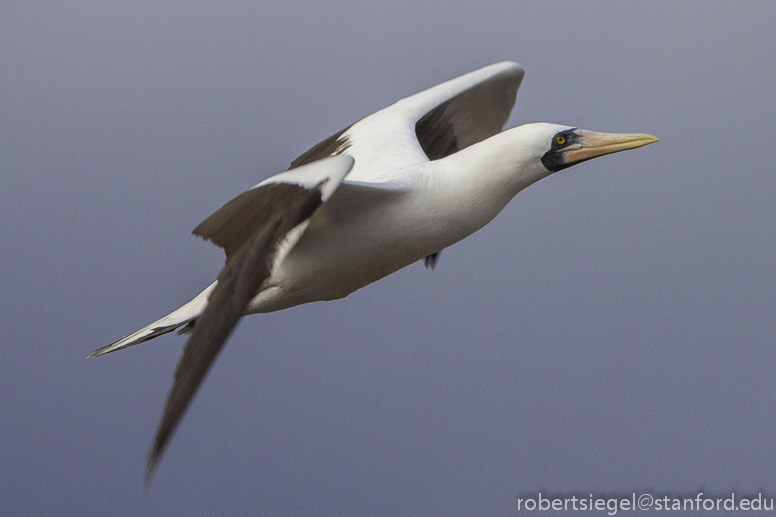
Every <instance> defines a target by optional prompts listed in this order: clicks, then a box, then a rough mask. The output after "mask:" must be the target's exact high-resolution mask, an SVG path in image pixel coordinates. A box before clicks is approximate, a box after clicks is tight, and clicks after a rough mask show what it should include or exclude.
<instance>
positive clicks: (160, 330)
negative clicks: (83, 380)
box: [86, 282, 216, 359]
mask: <svg viewBox="0 0 776 517" xmlns="http://www.w3.org/2000/svg"><path fill="white" fill-rule="evenodd" d="M215 286H216V283H215V282H213V283H212V284H211V285H210V286H209V287H208V288H207V289H205V290H204V291H202V292H201V293H199V294H198V295H197V296H196V297H195V298H194V299H193V300H191V301H190V302H189V303H187V304H186V305H184V306H183V307H181V308H180V309H178V310H176V311H173V312H171V313H170V314H168V315H167V316H165V317H163V318H161V319H159V320H156V321H155V322H153V323H151V324H150V325H148V326H146V327H143V328H142V329H140V330H138V331H137V332H134V333H132V334H130V335H128V336H127V337H125V338H122V339H119V340H118V341H114V342H113V343H111V344H109V345H105V346H103V347H100V348H98V349H97V350H93V351H92V352H91V353H90V354H89V355H88V356H86V358H87V359H91V358H92V357H98V356H101V355H104V354H108V353H110V352H115V351H116V350H121V349H123V348H127V347H130V346H134V345H138V344H140V343H143V342H145V341H148V340H150V339H153V338H155V337H158V336H161V335H163V334H167V333H168V332H172V331H174V330H175V329H177V328H180V327H183V326H184V325H186V327H184V328H183V329H182V331H181V332H185V331H186V328H187V327H188V326H189V325H190V324H191V323H192V322H193V321H194V320H195V319H196V318H197V317H198V316H199V315H200V314H202V311H204V310H205V307H206V306H207V299H208V297H209V296H210V292H211V291H212V290H213V288H215Z"/></svg>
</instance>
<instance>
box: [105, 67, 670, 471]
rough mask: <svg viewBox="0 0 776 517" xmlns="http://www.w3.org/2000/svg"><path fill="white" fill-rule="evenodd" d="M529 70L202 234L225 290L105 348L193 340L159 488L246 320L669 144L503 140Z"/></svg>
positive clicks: (361, 279) (430, 97)
mask: <svg viewBox="0 0 776 517" xmlns="http://www.w3.org/2000/svg"><path fill="white" fill-rule="evenodd" d="M523 75H524V71H523V68H522V67H521V66H520V65H518V64H517V63H513V62H503V63H497V64H494V65H491V66H487V67H485V68H482V69H479V70H476V71H474V72H471V73H468V74H466V75H463V76H461V77H458V78H456V79H452V80H450V81H447V82H445V83H442V84H440V85H438V86H435V87H433V88H430V89H428V90H425V91H423V92H420V93H418V94H415V95H412V96H410V97H407V98H405V99H402V100H400V101H398V102H396V103H395V104H392V105H391V106H389V107H387V108H385V109H382V110H380V111H378V112H376V113H374V114H372V115H370V116H368V117H366V118H363V119H361V120H360V121H358V122H356V123H355V124H352V125H351V126H349V127H347V128H345V129H343V130H342V131H339V132H337V133H336V134H334V135H333V136H331V137H329V138H327V139H326V140H324V141H322V142H320V143H319V144H317V145H316V146H314V147H312V148H311V149H309V150H308V151H307V152H305V153H303V154H302V155H301V156H299V157H298V158H297V159H296V160H294V161H293V162H292V163H291V166H290V167H289V169H288V170H287V171H286V172H283V173H281V174H278V175H276V176H272V177H270V178H268V179H266V180H264V181H262V182H261V183H259V184H258V185H256V186H255V187H253V188H251V189H250V190H248V191H246V192H244V193H242V194H240V195H239V196H237V197H236V198H234V199H233V200H231V201H229V202H228V203H226V204H225V205H224V206H223V207H222V208H220V209H219V210H217V211H216V212H215V213H213V214H212V215H211V216H210V217H208V218H207V219H205V221H203V222H202V223H201V224H200V225H199V226H197V227H196V228H195V229H194V232H193V233H194V234H195V235H198V236H200V237H202V238H203V239H205V240H210V241H211V242H213V243H214V244H216V245H218V246H220V247H221V248H223V249H224V251H225V253H226V265H225V266H224V268H223V269H222V271H221V273H220V274H219V275H218V279H217V280H216V282H214V283H213V284H211V285H210V286H209V287H207V288H206V289H205V290H204V291H202V292H201V293H200V294H199V295H197V296H196V297H195V298H194V299H192V300H191V301H190V302H188V303H187V304H185V305H183V306H182V307H180V308H179V309H177V310H176V311H174V312H172V313H170V314H168V315H167V316H165V317H163V318H161V319H159V320H157V321H155V322H153V323H151V324H150V325H148V326H146V327H144V328H142V329H140V330H138V331H137V332H135V333H133V334H131V335H129V336H127V337H125V338H123V339H120V340H118V341H116V342H114V343H111V344H109V345H107V346H104V347H102V348H98V349H97V350H95V351H93V352H92V353H91V354H90V355H89V357H96V356H100V355H103V354H106V353H108V352H114V351H116V350H120V349H122V348H126V347H129V346H133V345H136V344H138V343H142V342H144V341H148V340H149V339H153V338H155V337H157V336H160V335H162V334H166V333H168V332H171V331H173V330H176V329H181V332H184V333H189V332H190V333H191V337H190V338H189V340H188V342H187V344H186V346H185V348H184V351H183V356H182V358H181V360H180V362H179V364H178V367H177V369H176V371H175V380H174V383H173V386H172V388H171V390H170V393H169V395H168V398H167V402H166V404H165V408H164V413H163V415H162V418H161V421H160V423H159V428H158V430H157V434H156V438H155V440H154V442H153V445H152V448H151V451H150V453H149V457H148V466H147V478H146V479H147V480H148V479H149V476H150V475H151V473H152V472H153V470H154V468H155V466H156V464H157V462H158V460H159V458H160V456H161V454H162V453H163V451H164V449H165V447H166V445H167V442H168V441H169V439H170V437H171V436H172V433H173V431H174V430H175V428H176V426H177V424H178V422H179V421H180V419H181V417H182V416H183V413H184V412H185V410H186V407H187V406H188V404H189V402H190V401H191V399H192V397H193V396H194V393H195V392H196V390H197V388H198V386H199V385H200V383H201V381H202V379H203V378H204V376H205V374H206V372H207V370H208V368H209V367H210V365H211V364H212V362H213V361H214V359H215V357H216V355H217V354H218V352H219V350H220V349H221V347H222V346H223V345H224V343H225V342H226V340H227V338H228V336H229V334H230V333H231V331H232V329H233V328H234V327H235V325H236V324H237V321H238V320H239V319H240V318H241V317H242V316H244V315H247V314H254V313H263V312H271V311H277V310H281V309H286V308H288V307H292V306H295V305H299V304H303V303H309V302H315V301H321V300H335V299H338V298H342V297H345V296H347V295H348V294H350V293H352V292H354V291H356V290H357V289H360V288H362V287H364V286H366V285H367V284H370V283H372V282H374V281H376V280H379V279H380V278H383V277H384V276H387V275H390V274H391V273H393V272H395V271H397V270H399V269H401V268H403V267H405V266H407V265H409V264H411V263H413V262H416V261H418V260H425V262H426V265H427V266H431V267H433V265H434V263H435V261H436V258H437V254H438V253H439V252H440V251H441V250H442V249H444V248H447V247H448V246H451V245H452V244H454V243H456V242H458V241H460V240H461V239H463V238H465V237H467V236H469V235H471V234H472V233H474V232H476V231H477V230H479V229H480V228H482V227H483V226H485V225H486V224H487V223H488V222H490V221H491V220H492V219H493V218H494V217H495V216H496V215H497V214H498V213H499V212H500V211H501V210H502V209H503V208H504V207H505V206H506V205H507V203H509V201H510V200H511V199H512V198H513V197H514V196H515V195H516V194H517V193H518V192H520V191H521V190H523V189H524V188H526V187H528V186H529V185H531V184H532V183H535V182H536V181H539V180H540V179H542V178H546V177H547V176H549V175H551V174H552V173H554V172H557V171H559V170H562V169H565V168H567V167H570V166H572V165H575V164H577V163H580V162H583V161H586V160H590V159H592V158H596V157H599V156H603V155H606V154H610V153H614V152H618V151H624V150H627V149H634V148H637V147H641V146H644V145H647V144H650V143H653V142H656V141H657V140H658V139H657V138H655V137H654V136H652V135H648V134H643V133H637V134H614V133H599V132H595V131H587V130H583V129H579V128H576V127H570V126H562V125H557V124H548V123H533V124H525V125H522V126H518V127H515V128H512V129H509V130H506V131H503V132H500V131H501V129H502V127H503V126H504V124H505V123H506V121H507V118H508V117H509V114H510V112H511V111H512V107H513V106H514V103H515V98H516V95H517V89H518V87H519V86H520V83H521V81H522V79H523Z"/></svg>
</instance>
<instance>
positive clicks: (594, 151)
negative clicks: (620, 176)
mask: <svg viewBox="0 0 776 517" xmlns="http://www.w3.org/2000/svg"><path fill="white" fill-rule="evenodd" d="M520 129H523V131H522V133H523V138H524V139H525V140H524V142H525V144H526V145H527V146H530V147H531V150H532V151H533V152H532V153H531V154H532V155H533V156H539V157H540V161H541V164H542V166H544V168H545V169H547V170H548V171H549V172H550V173H553V172H558V171H560V170H563V169H565V168H567V167H571V166H572V165H576V164H578V163H581V162H584V161H587V160H590V159H593V158H598V157H599V156H604V155H606V154H611V153H616V152H619V151H627V150H628V149H636V148H637V147H642V146H645V145H648V144H651V143H654V142H657V141H658V140H659V139H658V138H657V137H654V136H652V135H648V134H646V133H600V132H598V131H588V130H586V129H579V128H575V127H569V126H561V125H557V124H547V123H538V124H526V125H524V126H521V127H520Z"/></svg>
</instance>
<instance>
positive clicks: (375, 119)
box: [289, 61, 524, 182]
mask: <svg viewBox="0 0 776 517" xmlns="http://www.w3.org/2000/svg"><path fill="white" fill-rule="evenodd" d="M523 75H524V71H523V68H522V67H521V66H520V65H518V64H517V63H513V62H508V61H506V62H503V63H496V64H494V65H490V66H486V67H485V68H481V69H479V70H475V71H474V72H471V73H468V74H466V75H462V76H460V77H458V78H455V79H452V80H450V81H447V82H444V83H442V84H439V85H437V86H434V87H432V88H429V89H428V90H425V91H422V92H420V93H417V94H415V95H412V96H410V97H407V98H405V99H402V100H400V101H398V102H396V103H395V104H392V105H391V106H388V107H387V108H385V109H382V110H380V111H378V112H376V113H374V114H372V115H370V116H368V117H366V118H364V119H361V120H360V121H358V122H356V123H355V124H353V125H351V126H349V127H347V128H345V129H343V130H342V131H339V132H338V133H336V134H334V135H332V136H331V137H329V138H327V139H326V140H324V141H322V142H320V143H318V144H317V145H315V146H314V147H312V148H311V149H309V150H308V151H306V152H305V153H303V154H302V155H301V156H299V157H298V158H297V159H296V160H294V161H293V162H292V163H291V166H290V167H289V170H290V169H294V168H295V167H299V166H301V165H304V164H306V163H311V162H313V161H315V160H319V159H321V158H323V157H326V156H332V155H337V154H347V155H351V156H353V157H354V158H355V159H356V165H355V167H354V168H353V170H352V171H351V173H350V175H349V176H348V180H349V181H364V182H380V181H384V180H385V179H386V178H383V177H380V175H381V174H382V173H384V172H385V171H387V170H396V169H398V168H400V167H402V166H405V165H411V164H414V163H418V162H422V161H426V160H436V159H439V158H444V157H446V156H449V155H450V154H453V153H455V152H457V151H459V150H461V149H464V148H465V147H468V146H470V145H472V144H474V143H477V142H480V141H482V140H484V139H486V138H489V137H491V136H493V135H494V134H496V133H498V132H499V131H500V130H501V128H502V127H503V126H504V124H505V123H506V121H507V119H508V118H509V114H510V112H511V111H512V107H513V106H514V104H515V97H516V95H517V89H518V88H519V86H520V83H521V81H522V79H523Z"/></svg>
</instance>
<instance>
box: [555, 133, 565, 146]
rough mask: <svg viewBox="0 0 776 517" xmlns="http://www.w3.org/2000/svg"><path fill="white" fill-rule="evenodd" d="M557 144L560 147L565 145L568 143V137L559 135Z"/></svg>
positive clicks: (556, 138)
mask: <svg viewBox="0 0 776 517" xmlns="http://www.w3.org/2000/svg"><path fill="white" fill-rule="evenodd" d="M555 143H556V144H558V145H563V144H565V143H566V137H565V136H563V135H558V136H556V137H555Z"/></svg>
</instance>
